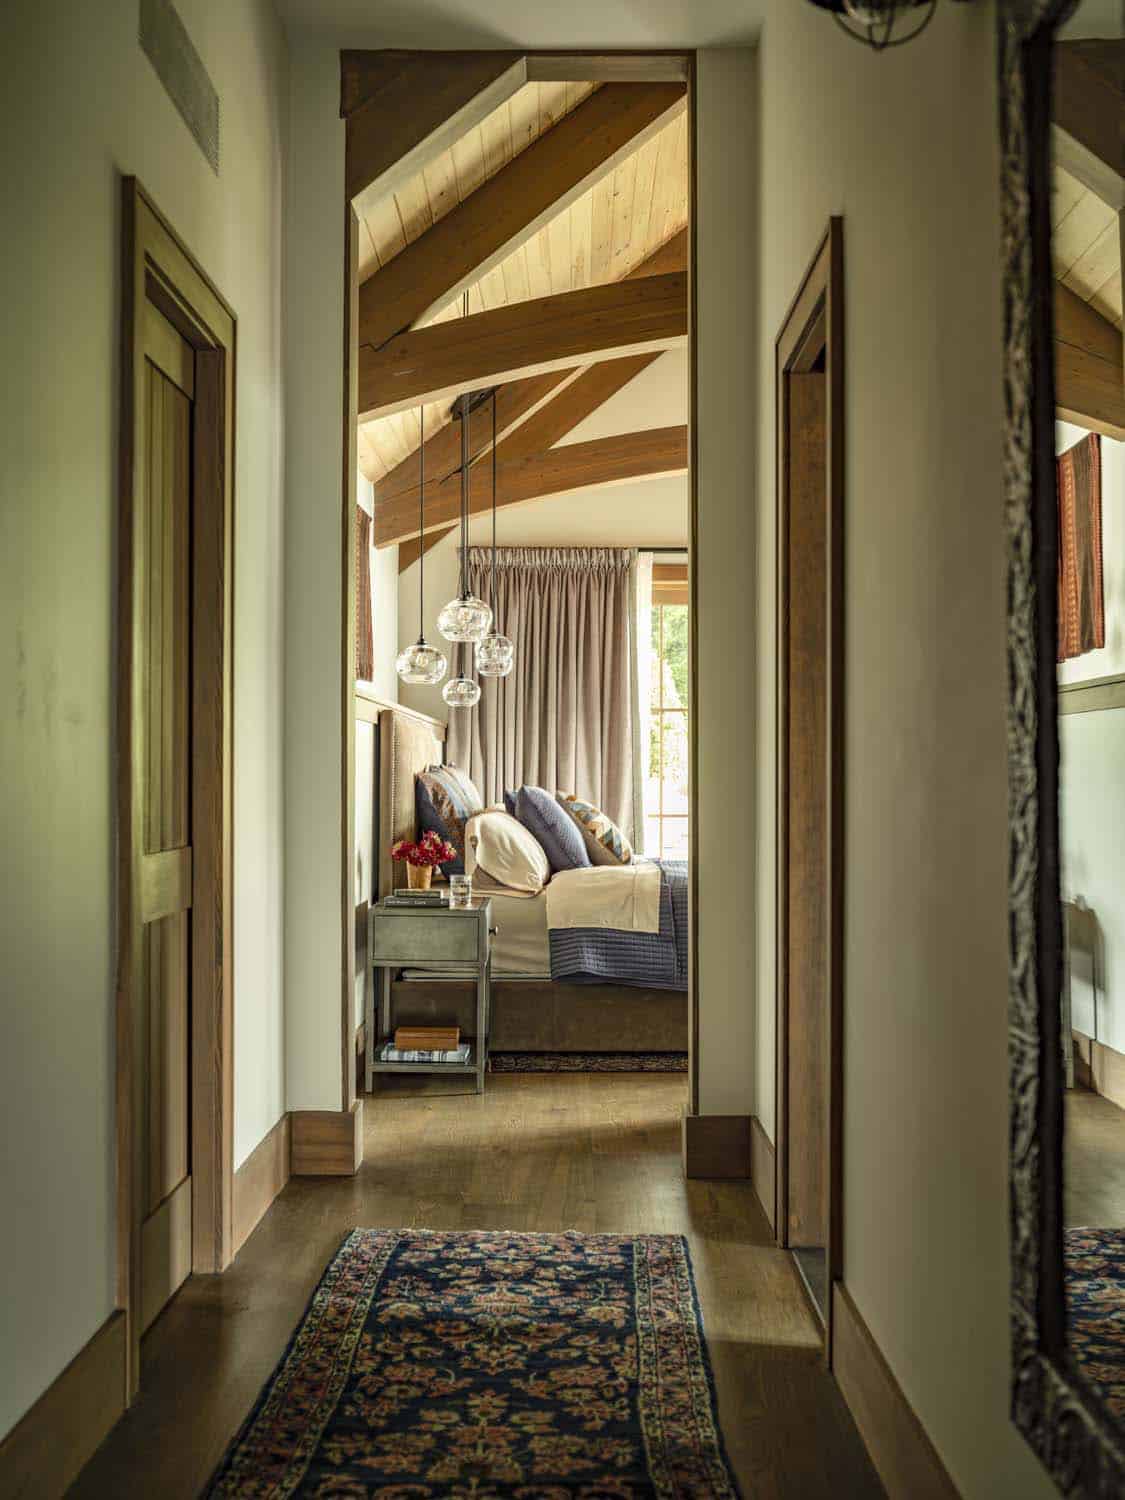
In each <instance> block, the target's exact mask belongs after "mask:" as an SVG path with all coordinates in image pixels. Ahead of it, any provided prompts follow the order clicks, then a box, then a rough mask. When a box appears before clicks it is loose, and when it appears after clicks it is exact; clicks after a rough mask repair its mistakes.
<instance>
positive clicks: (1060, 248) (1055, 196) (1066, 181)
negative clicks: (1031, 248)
mask: <svg viewBox="0 0 1125 1500" xmlns="http://www.w3.org/2000/svg"><path fill="white" fill-rule="evenodd" d="M1118 218H1119V216H1118V214H1117V213H1116V211H1115V210H1114V209H1113V208H1111V207H1110V205H1109V204H1108V203H1105V202H1103V201H1102V199H1101V198H1099V197H1098V196H1097V194H1096V193H1094V192H1092V191H1091V190H1090V189H1089V188H1087V187H1083V185H1082V183H1080V182H1079V181H1078V179H1077V178H1076V177H1072V176H1071V174H1070V173H1069V172H1068V171H1067V170H1066V169H1065V168H1064V167H1060V166H1056V167H1055V169H1054V176H1053V181H1052V184H1051V221H1052V238H1051V257H1052V260H1053V261H1054V269H1055V276H1056V277H1057V279H1058V280H1059V281H1061V282H1062V284H1063V285H1064V286H1066V287H1069V288H1070V290H1071V291H1072V292H1074V293H1075V294H1076V295H1077V296H1079V297H1081V298H1082V301H1083V302H1088V303H1089V304H1090V306H1091V307H1092V308H1093V309H1094V311H1095V312H1098V313H1101V315H1102V317H1103V318H1107V319H1108V320H1109V321H1110V322H1111V323H1112V324H1113V325H1114V326H1115V327H1117V328H1120V327H1121V326H1122V307H1121V236H1120V230H1119V228H1118Z"/></svg>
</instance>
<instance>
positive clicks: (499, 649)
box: [395, 294, 515, 708]
mask: <svg viewBox="0 0 1125 1500" xmlns="http://www.w3.org/2000/svg"><path fill="white" fill-rule="evenodd" d="M465 301H466V307H465V310H466V312H467V311H468V294H466V299H465ZM491 401H492V583H491V594H492V606H490V605H488V604H486V603H485V601H484V600H483V599H478V598H477V597H476V596H475V595H474V594H472V593H470V591H469V510H470V506H469V494H470V488H469V470H470V467H471V459H470V456H469V449H470V445H469V435H470V434H469V419H470V414H471V412H472V409H473V405H474V402H473V398H472V396H471V395H470V394H469V393H466V394H465V395H463V396H459V397H458V398H457V400H456V402H455V403H454V406H453V415H454V418H455V419H456V420H459V421H460V423H461V466H460V467H461V538H460V588H459V591H458V594H457V598H456V599H451V600H450V601H449V603H448V604H447V605H446V606H445V608H444V609H443V610H442V611H441V613H440V614H439V615H438V620H437V624H438V629H439V630H440V631H441V633H442V635H443V636H444V637H445V639H446V640H447V641H452V642H454V643H455V644H456V645H467V646H475V647H476V667H477V671H478V672H479V674H480V675H481V676H482V677H507V675H508V673H509V672H510V671H511V670H512V666H513V663H514V661H515V648H514V647H513V645H512V642H511V641H510V640H509V639H508V637H507V636H506V635H501V634H500V633H499V631H498V630H497V629H496V624H495V620H494V617H493V607H494V606H495V603H496V392H495V390H493V391H492V392H491ZM477 404H480V401H479V398H478V402H477ZM423 424H424V408H423V413H420V420H419V426H420V428H421V439H422V441H421V442H420V444H419V448H418V540H419V542H420V543H421V542H422V541H423V537H424V533H425V524H426V461H425V457H424V448H425V429H424V425H423ZM424 558H425V548H424V546H422V547H421V548H420V550H419V553H418V617H419V630H418V639H417V641H416V642H415V644H414V645H413V646H408V647H407V648H406V649H405V650H404V651H401V652H400V653H399V656H398V659H397V660H396V662H395V671H396V672H397V673H398V675H399V677H400V678H401V679H402V681H403V682H409V683H415V684H425V685H426V686H430V687H432V686H434V685H435V684H437V683H439V682H440V681H441V679H442V678H443V677H444V676H445V670H446V666H447V662H446V659H445V656H444V655H443V654H442V652H441V651H439V650H438V649H437V647H436V646H430V645H428V644H427V642H426V636H425V630H424V618H425V594H424V572H423V567H424V561H423V560H424ZM441 696H442V697H443V698H444V699H445V702H446V703H447V704H448V705H449V707H450V708H475V707H476V705H477V704H478V703H479V702H480V683H479V682H477V681H476V680H475V679H474V678H473V677H470V676H466V675H464V674H462V675H460V676H458V677H451V678H450V679H449V681H448V682H447V683H446V684H445V686H444V687H443V688H442V690H441Z"/></svg>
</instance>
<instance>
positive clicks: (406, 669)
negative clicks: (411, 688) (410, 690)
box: [395, 635, 447, 687]
mask: <svg viewBox="0 0 1125 1500" xmlns="http://www.w3.org/2000/svg"><path fill="white" fill-rule="evenodd" d="M446 666H447V662H446V660H445V657H444V656H443V655H442V654H441V652H440V651H439V650H438V648H437V647H436V646H430V645H427V643H426V638H425V636H423V635H420V636H419V637H418V639H417V640H416V641H415V643H414V645H413V646H407V648H406V650H405V651H400V652H399V654H398V656H397V657H396V658H395V671H396V672H397V673H398V675H399V676H400V677H401V678H402V680H403V682H409V683H412V684H416V685H418V686H421V687H433V685H434V684H435V683H437V682H440V681H441V679H442V678H443V677H444V676H445V669H446Z"/></svg>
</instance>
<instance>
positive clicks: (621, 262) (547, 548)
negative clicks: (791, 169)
mask: <svg viewBox="0 0 1125 1500" xmlns="http://www.w3.org/2000/svg"><path fill="white" fill-rule="evenodd" d="M364 59H365V61H364V62H363V63H362V64H360V63H356V62H355V61H354V60H351V61H349V59H347V58H346V59H345V62H344V89H343V97H344V101H345V113H346V114H347V116H348V119H349V169H348V175H349V192H350V198H351V209H352V215H353V233H354V241H353V255H354V260H353V263H352V267H351V269H350V271H349V278H348V279H349V288H350V290H351V292H352V297H353V319H354V327H355V330H356V333H355V337H356V349H357V354H358V359H357V364H356V374H355V385H354V389H353V390H352V392H350V393H349V396H350V401H349V411H351V412H355V413H357V414H358V421H357V424H356V429H355V460H356V469H357V472H356V474H355V481H354V493H355V494H356V497H357V500H356V506H355V511H354V519H353V517H352V516H349V523H350V524H354V526H355V533H356V547H355V548H354V550H353V549H352V548H350V547H349V549H348V556H349V571H354V575H355V576H354V579H349V583H350V586H351V589H352V598H353V600H354V601H355V605H356V608H355V614H354V620H355V645H356V652H355V661H354V681H355V684H356V686H355V693H354V698H352V697H351V695H350V694H349V722H348V725H347V732H348V734H349V735H352V736H354V751H353V755H354V760H353V763H352V766H351V768H350V773H349V774H348V780H349V784H350V790H351V797H352V804H353V806H352V814H353V816H352V818H350V819H349V824H350V829H351V832H352V838H353V840H354V842H353V846H352V848H351V849H350V850H349V851H348V875H349V884H350V885H351V886H352V887H353V889H354V897H355V900H354V908H353V911H352V913H351V914H350V915H351V919H352V922H353V924H354V932H355V941H354V944H349V948H350V951H352V952H353V953H354V954H355V972H354V975H353V976H349V982H348V983H347V984H346V987H345V988H346V1002H345V1004H346V1007H347V1010H348V1017H347V1023H348V1024H349V1025H351V1026H353V1027H356V1028H357V1033H358V1037H359V1041H360V1048H359V1053H358V1057H357V1061H356V1064H355V1066H356V1069H357V1073H356V1078H357V1086H358V1091H359V1092H360V1093H364V1092H369V1093H370V1100H369V1104H368V1107H369V1108H372V1107H374V1108H380V1109H382V1108H383V1107H384V1106H389V1104H390V1102H391V1101H392V1100H393V1101H396V1103H395V1107H396V1108H397V1107H400V1106H402V1105H403V1104H404V1102H405V1100H406V1099H407V1098H409V1097H412V1096H416V1095H422V1096H424V1097H427V1098H430V1099H434V1098H436V1097H438V1096H440V1095H441V1094H443V1093H444V1094H454V1095H457V1094H458V1093H459V1092H460V1093H464V1092H466V1091H467V1090H472V1091H473V1092H476V1093H484V1094H486V1095H487V1093H488V1090H489V1089H490V1088H492V1087H493V1086H494V1085H495V1082H496V1080H497V1079H498V1078H499V1076H500V1075H501V1074H504V1075H506V1076H508V1077H517V1076H519V1077H522V1076H526V1075H528V1074H530V1073H537V1074H542V1073H555V1074H566V1075H578V1074H581V1075H582V1076H583V1077H586V1078H588V1077H589V1076H590V1075H593V1074H599V1075H605V1076H606V1083H605V1086H604V1088H603V1092H605V1096H606V1098H607V1099H610V1098H613V1097H617V1095H618V1092H619V1091H617V1090H616V1089H615V1086H614V1084H613V1080H614V1079H619V1078H627V1077H632V1078H635V1077H636V1076H637V1075H644V1074H659V1075H660V1078H659V1080H658V1081H657V1080H654V1083H655V1088H654V1089H652V1090H650V1094H651V1097H652V1098H653V1099H655V1097H656V1094H657V1093H659V1094H660V1098H661V1100H662V1101H664V1102H665V1104H666V1108H665V1107H664V1105H662V1106H661V1108H662V1109H663V1115H664V1119H663V1124H662V1126H661V1128H662V1130H664V1131H665V1132H666V1133H667V1134H668V1136H669V1140H671V1138H672V1133H673V1131H674V1130H676V1129H678V1119H679V1116H680V1115H681V1114H682V1113H683V1110H684V1108H685V1105H686V1104H687V1102H688V1088H687V1080H688V1077H689V1073H688V1066H689V1064H688V1054H689V1049H690V1041H689V1038H690V1035H691V1025H690V1020H689V1004H690V1002H689V997H688V992H687V990H688V973H689V969H690V964H689V961H688V953H689V942H690V936H689V932H688V899H687V889H688V864H687V854H688V846H689V837H690V826H691V816H690V784H689V783H690V778H689V766H690V762H691V755H690V736H691V723H690V713H689V704H690V694H691V671H690V661H691V632H690V620H689V616H690V608H691V606H690V584H689V577H690V551H691V533H692V511H693V506H692V495H691V477H690V472H689V470H690V466H689V442H688V431H689V412H690V409H691V389H692V351H691V347H690V339H689V318H688V286H689V263H690V257H689V240H690V223H689V205H690V202H691V197H692V192H691V175H692V169H691V154H690V146H689V142H690V138H691V129H690V110H691V100H690V86H691V62H690V59H688V58H685V57H674V56H663V57H660V58H636V57H631V58H622V59H610V60H607V59H597V58H588V57H586V58H584V57H570V58H555V57H535V56H532V55H529V56H526V57H523V58H521V59H520V60H519V62H518V65H515V68H514V72H513V67H512V63H511V60H510V59H509V60H508V62H507V63H506V64H505V65H504V66H501V65H500V63H499V62H497V61H496V60H495V59H493V60H492V61H491V62H489V61H488V60H487V59H485V57H484V55H483V54H482V55H480V57H479V58H476V59H474V60H473V62H472V64H471V66H470V67H469V69H468V73H467V74H466V73H465V72H464V71H463V67H464V64H463V60H462V67H461V68H460V69H459V68H458V67H457V66H453V65H451V66H452V72H453V74H455V75H456V78H455V79H453V80H451V79H449V78H447V79H446V80H445V83H444V85H443V86H444V87H445V88H446V89H447V90H448V89H453V90H454V91H456V88H457V87H458V86H463V87H464V90H465V93H466V96H467V97H466V99H465V101H464V102H463V103H462V105H461V107H460V109H459V111H456V112H455V117H451V118H450V120H449V121H447V122H446V123H445V124H443V125H442V126H441V127H440V128H438V129H437V130H435V129H434V128H433V124H434V122H433V121H430V122H429V124H430V129H429V130H428V132H427V131H426V130H425V129H423V128H422V127H420V129H422V139H421V140H420V141H419V142H418V143H417V145H416V146H415V147H414V148H413V149H412V150H408V151H407V152H406V154H405V158H404V159H401V160H397V159H396V160H395V161H388V162H383V159H382V157H381V156H379V155H378V153H376V158H375V159H374V161H373V159H372V157H371V152H370V148H369V145H368V143H367V142H368V137H367V136H366V135H365V133H364V132H365V130H367V129H368V128H369V127H370V124H371V119H370V118H369V116H370V115H371V107H372V105H374V106H375V108H376V109H379V108H382V107H384V106H385V103H386V99H387V97H388V91H389V93H391V94H393V92H394V89H395V88H396V86H397V85H396V80H395V78H394V76H392V75H393V70H394V68H395V67H396V66H400V65H401V64H400V63H396V62H395V61H394V60H392V59H388V58H385V57H382V55H380V54H365V55H364ZM424 66H425V69H426V70H428V71H432V67H433V59H432V56H430V55H428V56H427V60H426V63H425V65H424ZM387 70H390V72H388V71H387ZM481 70H483V72H482V71H481ZM376 84H377V87H376V86H374V85H376ZM415 86H416V88H417V92H418V94H419V96H422V97H424V95H425V93H426V88H425V76H424V75H423V74H419V75H418V76H417V77H416V78H415ZM373 88H374V91H373V92H372V89H373ZM447 105H448V94H443V103H442V104H441V106H440V107H441V108H445V107H447ZM420 107H421V106H420ZM435 107H438V106H435ZM349 109H350V113H349ZM400 144H401V143H400ZM380 166H381V170H379V168H380ZM372 173H374V175H372ZM360 184H365V185H360ZM357 186H358V190H356V189H357ZM349 509H350V507H349ZM353 557H354V559H355V562H354V570H353V568H352V566H351V559H352V558H353ZM458 610H459V611H460V614H461V616H462V617H463V620H462V623H463V624H464V625H465V629H464V630H463V631H458V630H457V629H456V628H453V626H452V625H451V620H452V616H453V615H455V614H456V613H457V612H458ZM478 624H479V628H477V627H478ZM474 632H475V637H474ZM421 642H424V645H421V646H420V645H419V643H421ZM490 653H491V655H492V656H496V658H497V661H499V660H500V658H501V657H504V656H505V655H506V657H507V660H506V661H503V662H502V663H501V664H502V665H503V666H504V668H505V670H504V671H503V672H502V673H501V672H493V671H492V670H490V668H491V667H492V665H493V662H492V660H491V659H490ZM497 653H499V654H498V655H497ZM439 658H444V662H439V660H438V659H439ZM352 665H353V664H352V661H351V659H350V652H349V660H348V662H347V664H346V671H347V672H348V673H349V674H350V672H351V670H352ZM427 832H429V833H430V834H431V835H432V837H433V838H434V839H436V840H439V841H441V843H440V844H439V845H435V846H434V848H435V849H436V852H437V853H438V854H442V853H443V855H444V857H442V858H441V859H440V861H438V862H437V863H436V864H434V865H433V866H431V867H426V866H424V865H421V864H420V863H419V861H421V860H423V859H425V858H426V857H427V856H426V855H425V854H424V852H423V851H422V850H421V849H417V850H416V851H415V852H414V853H413V854H412V856H411V859H412V860H413V861H414V863H413V864H412V863H411V860H410V859H404V858H403V852H404V846H405V845H407V844H415V845H417V844H418V843H419V842H420V840H421V838H422V836H423V835H424V834H425V833H427ZM392 851H394V852H392ZM430 857H431V858H433V857H434V855H431V856H430ZM463 874H464V875H466V876H468V877H469V879H470V880H471V882H472V894H471V897H470V899H471V900H472V902H473V903H474V906H473V908H471V909H472V910H476V909H478V908H479V907H480V905H481V904H482V903H484V902H487V903H488V911H489V915H488V918H487V920H486V921H484V920H483V919H482V921H483V926H482V928H481V931H480V932H479V933H478V932H476V931H475V930H474V931H473V932H472V933H470V931H469V926H470V925H471V924H469V925H466V924H464V923H463V924H461V926H460V927H458V926H457V925H456V922H455V921H450V918H451V917H452V916H453V913H452V911H451V909H450V904H449V892H450V890H451V887H452V886H454V885H456V884H459V880H458V878H457V877H460V876H462V875H463ZM424 884H428V885H429V891H428V893H427V892H422V891H421V890H419V889H418V887H420V886H422V885H424ZM407 902H409V903H410V905H409V906H407V905H406V903H407ZM437 912H440V915H436V919H435V920H429V921H428V916H434V915H435V913H437ZM427 921H428V925H420V924H426V923H427ZM392 932H393V933H394V938H393V940H392V936H391V935H392ZM451 935H452V936H451ZM454 938H455V939H456V940H455V941H453V939H454ZM450 941H453V946H454V949H455V950H456V952H453V953H447V952H446V951H445V949H446V948H447V947H448V944H449V942H450ZM408 950H409V951H408ZM484 962H486V963H487V974H482V972H481V970H482V964H483V963H484ZM482 997H483V998H482ZM427 1043H429V1044H430V1045H426V1044H427ZM423 1068H424V1069H425V1070H426V1071H425V1072H420V1071H418V1070H419V1069H423ZM442 1075H445V1076H442ZM573 1086H574V1087H576V1088H577V1087H580V1085H578V1084H577V1082H575V1083H574V1084H573ZM658 1112H659V1111H658Z"/></svg>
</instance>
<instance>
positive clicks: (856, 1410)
mask: <svg viewBox="0 0 1125 1500" xmlns="http://www.w3.org/2000/svg"><path fill="white" fill-rule="evenodd" d="M832 1312H833V1329H834V1335H833V1354H832V1370H833V1373H834V1374H835V1376H836V1379H837V1381H838V1382H839V1385H840V1389H841V1391H842V1392H843V1395H844V1400H845V1401H846V1402H847V1403H848V1407H849V1408H850V1410H851V1414H852V1416H853V1417H854V1418H855V1423H856V1426H857V1427H858V1428H859V1431H860V1436H861V1437H862V1438H863V1441H864V1443H865V1444H866V1445H867V1451H868V1453H870V1455H871V1459H872V1462H873V1463H874V1465H875V1468H876V1469H877V1470H878V1473H879V1477H880V1479H881V1480H882V1481H883V1484H884V1486H885V1487H886V1491H887V1494H888V1495H890V1496H893V1497H897V1496H903V1497H906V1496H909V1497H910V1500H959V1492H958V1490H957V1487H956V1486H955V1485H954V1483H953V1481H952V1479H950V1477H949V1474H948V1473H947V1471H946V1469H945V1466H944V1464H943V1463H942V1461H941V1459H940V1457H939V1456H938V1453H937V1450H936V1448H935V1447H934V1445H933V1443H932V1442H931V1441H930V1439H929V1437H928V1435H927V1433H926V1430H925V1428H924V1427H923V1426H922V1424H921V1422H920V1421H919V1420H918V1417H917V1415H916V1414H915V1412H914V1409H913V1407H911V1405H910V1403H909V1401H908V1400H907V1399H906V1397H905V1395H904V1394H903V1392H902V1387H901V1386H900V1385H899V1383H898V1381H897V1380H896V1379H895V1377H894V1374H893V1372H892V1370H891V1368H890V1366H889V1365H888V1364H887V1362H886V1360H885V1359H884V1357H883V1353H882V1351H881V1350H880V1348H879V1346H878V1344H876V1342H875V1340H874V1338H873V1337H872V1335H871V1331H870V1329H869V1328H868V1327H867V1324H866V1323H865V1322H864V1321H863V1318H862V1317H861V1316H860V1313H859V1310H858V1309H857V1307H856V1305H855V1303H854V1302H853V1301H852V1299H851V1297H850V1295H849V1293H848V1291H847V1288H846V1287H845V1286H844V1285H843V1283H841V1282H837V1283H836V1284H835V1286H834V1287H833V1289H832Z"/></svg>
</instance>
